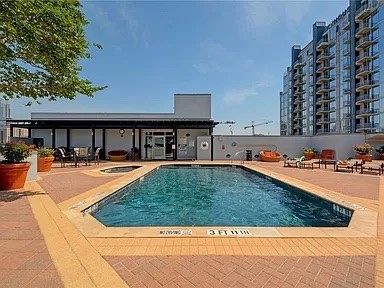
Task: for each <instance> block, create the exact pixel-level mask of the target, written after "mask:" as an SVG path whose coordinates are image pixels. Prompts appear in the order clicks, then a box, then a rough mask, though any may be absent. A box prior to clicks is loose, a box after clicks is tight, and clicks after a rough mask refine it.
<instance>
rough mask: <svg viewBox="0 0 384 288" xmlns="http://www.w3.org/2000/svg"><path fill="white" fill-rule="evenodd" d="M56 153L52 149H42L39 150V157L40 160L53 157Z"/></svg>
mask: <svg viewBox="0 0 384 288" xmlns="http://www.w3.org/2000/svg"><path fill="white" fill-rule="evenodd" d="M54 152H55V151H54V150H53V149H51V148H45V147H40V148H38V149H37V156H39V157H40V158H44V157H51V156H53V153H54Z"/></svg>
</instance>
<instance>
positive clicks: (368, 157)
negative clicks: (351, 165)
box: [356, 154, 372, 162]
mask: <svg viewBox="0 0 384 288" xmlns="http://www.w3.org/2000/svg"><path fill="white" fill-rule="evenodd" d="M356 159H359V160H364V161H365V162H372V155H369V154H366V155H360V154H356Z"/></svg>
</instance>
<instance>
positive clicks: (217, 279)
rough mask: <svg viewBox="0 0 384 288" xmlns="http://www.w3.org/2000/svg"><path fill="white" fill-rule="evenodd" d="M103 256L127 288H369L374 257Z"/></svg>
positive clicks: (373, 271)
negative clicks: (125, 283)
mask: <svg viewBox="0 0 384 288" xmlns="http://www.w3.org/2000/svg"><path fill="white" fill-rule="evenodd" d="M105 258H106V259H107V261H108V262H109V263H110V264H111V265H112V266H113V267H114V268H115V269H116V271H117V272H118V273H119V275H120V276H121V277H122V278H123V279H124V280H125V281H126V282H127V283H128V285H129V286H130V287H151V288H152V287H183V288H186V287H373V286H374V273H375V257H374V256H353V257H348V256H339V257H337V256H330V257H260V256H179V257H177V256H157V257H112V256H107V257H105Z"/></svg>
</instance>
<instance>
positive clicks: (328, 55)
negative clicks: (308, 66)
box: [316, 52, 331, 63]
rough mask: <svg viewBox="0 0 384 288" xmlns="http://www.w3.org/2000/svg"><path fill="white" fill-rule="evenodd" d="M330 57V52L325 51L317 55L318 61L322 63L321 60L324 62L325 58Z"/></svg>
mask: <svg viewBox="0 0 384 288" xmlns="http://www.w3.org/2000/svg"><path fill="white" fill-rule="evenodd" d="M329 57H331V55H330V54H329V52H323V53H321V54H320V55H319V56H318V57H317V60H316V62H317V63H321V62H323V61H325V60H328V59H329Z"/></svg>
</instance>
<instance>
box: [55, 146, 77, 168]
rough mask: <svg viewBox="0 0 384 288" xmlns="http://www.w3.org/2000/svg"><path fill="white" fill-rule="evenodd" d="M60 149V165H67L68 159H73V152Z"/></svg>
mask: <svg viewBox="0 0 384 288" xmlns="http://www.w3.org/2000/svg"><path fill="white" fill-rule="evenodd" d="M57 150H58V151H59V159H60V167H65V163H66V162H67V161H72V160H73V157H72V155H71V153H66V152H65V151H64V149H63V148H57Z"/></svg>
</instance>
